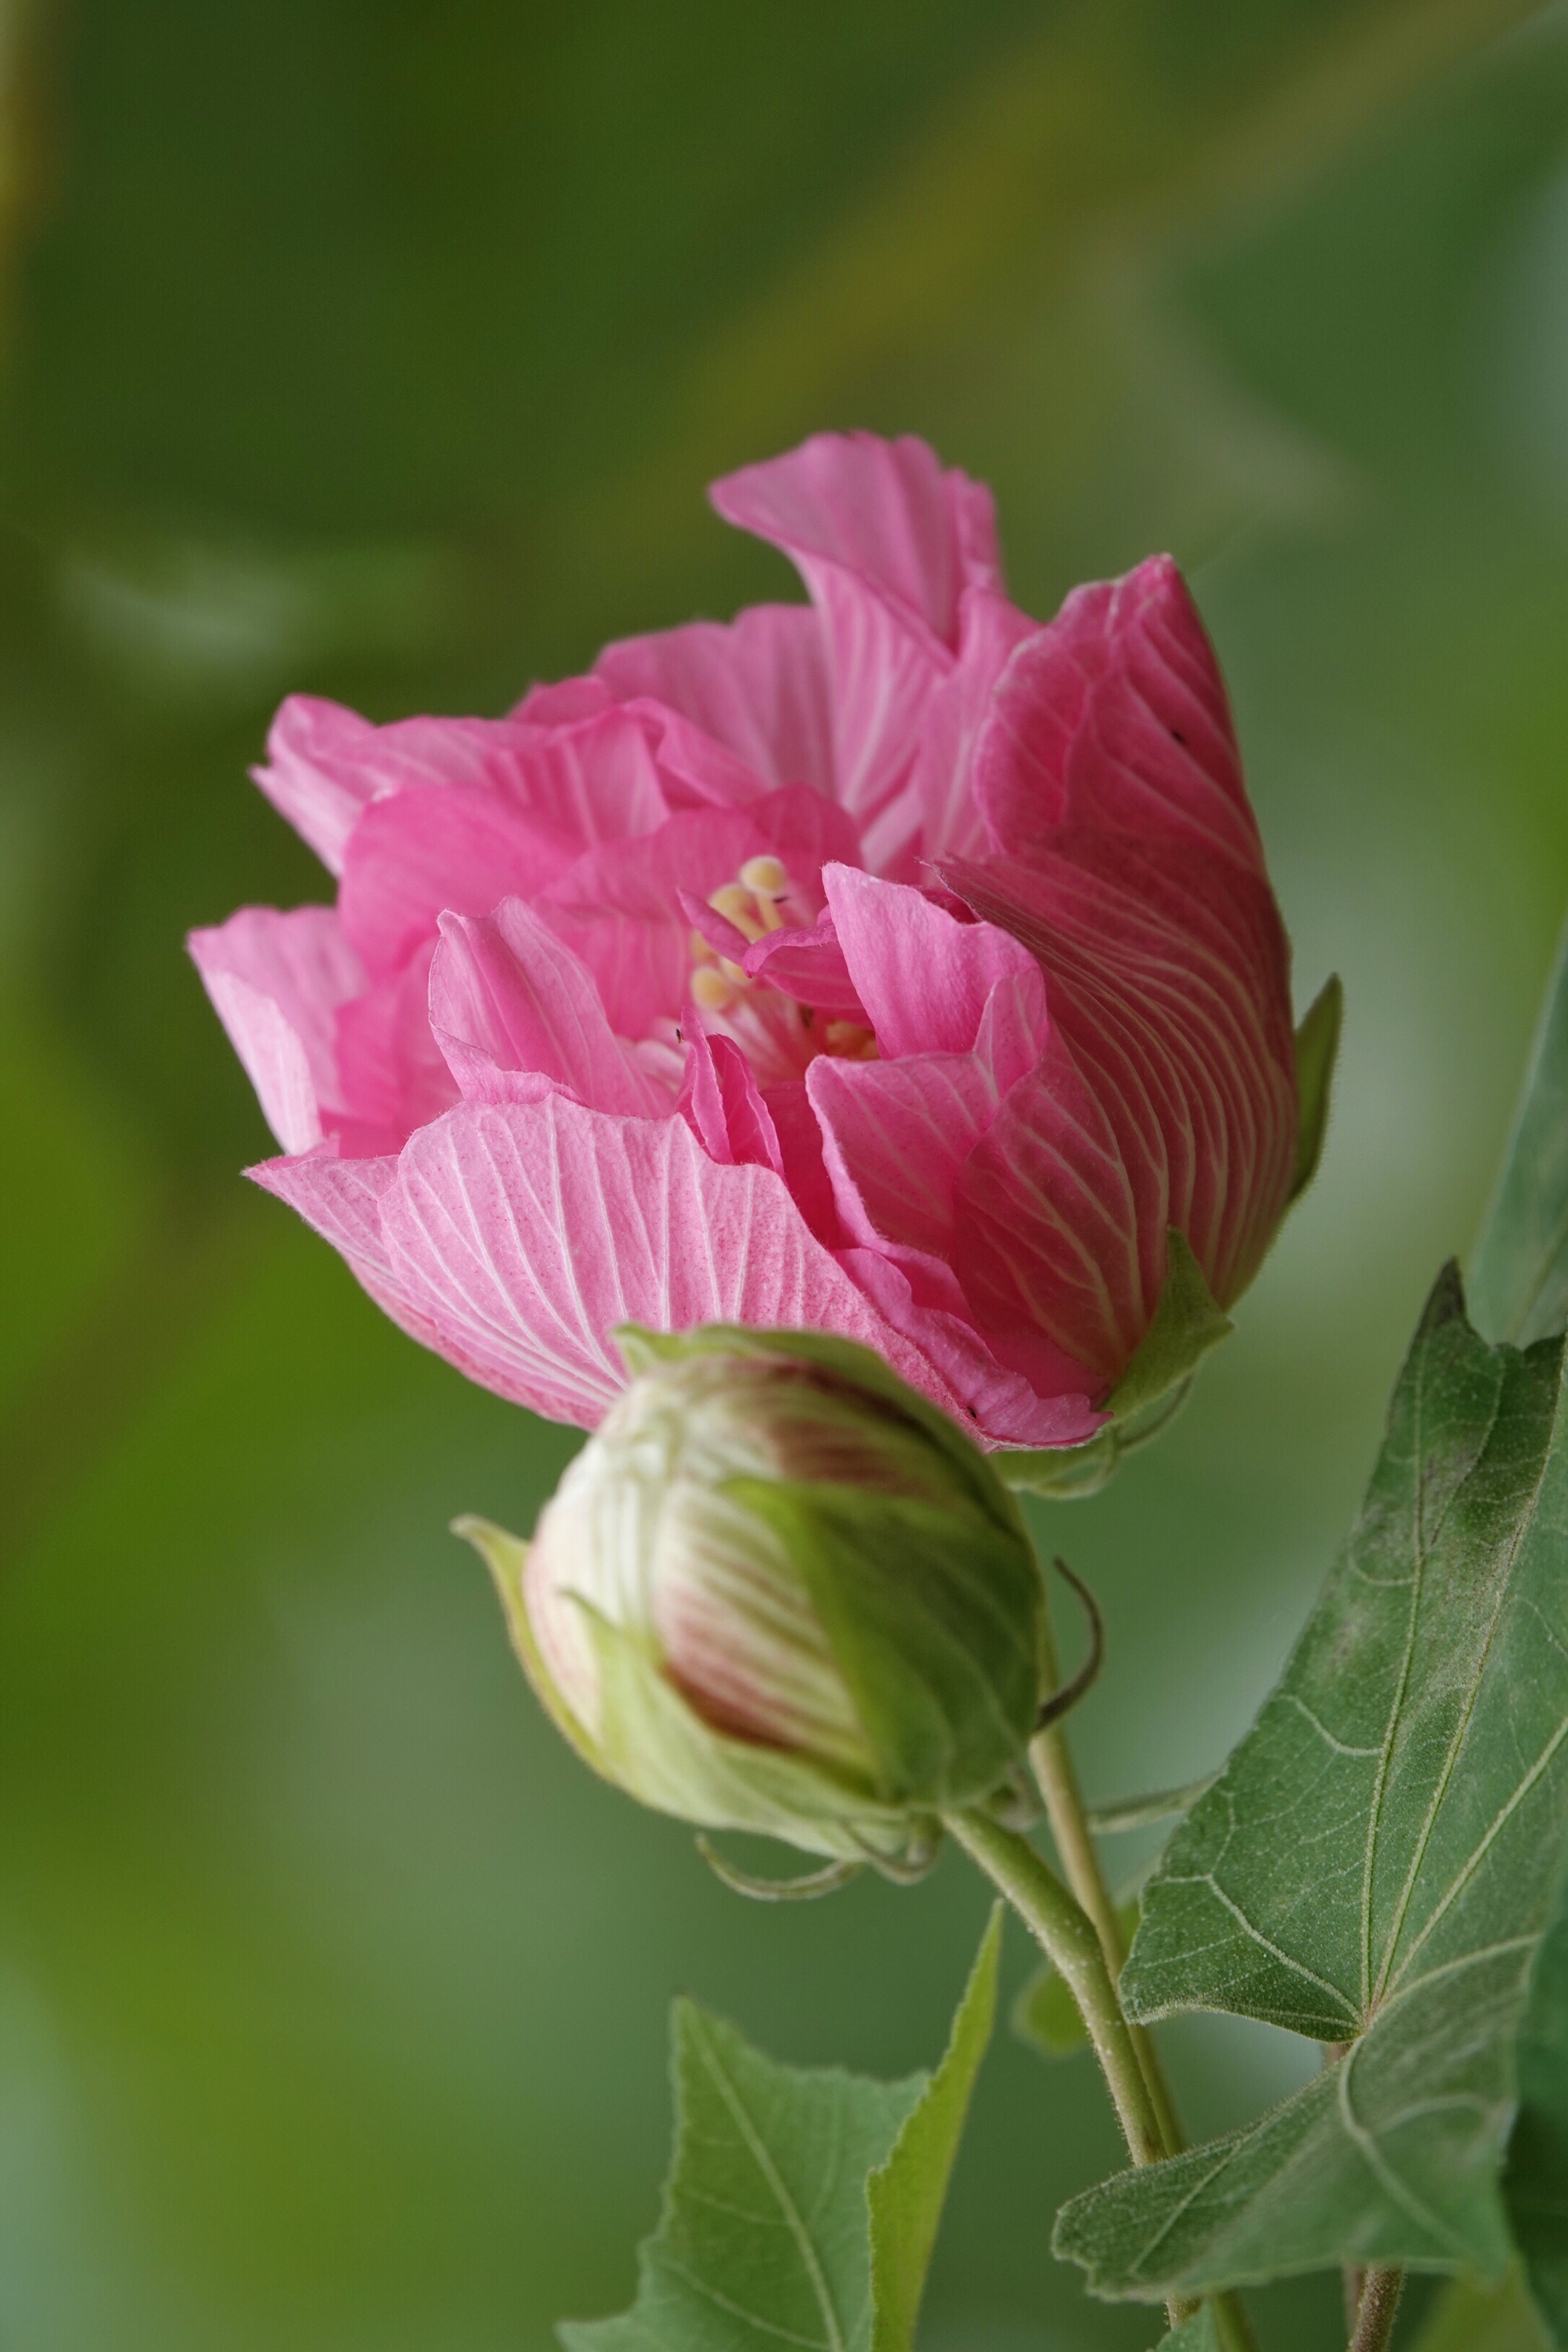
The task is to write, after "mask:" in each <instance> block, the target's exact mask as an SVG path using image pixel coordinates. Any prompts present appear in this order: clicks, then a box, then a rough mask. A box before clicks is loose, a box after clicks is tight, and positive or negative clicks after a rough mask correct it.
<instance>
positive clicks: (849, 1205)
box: [805, 1054, 997, 1258]
mask: <svg viewBox="0 0 1568 2352" xmlns="http://www.w3.org/2000/svg"><path fill="white" fill-rule="evenodd" d="M805 1090H806V1094H807V1097H809V1099H810V1102H811V1107H812V1108H813V1109H814V1110H815V1111H816V1116H817V1118H818V1120H819V1121H820V1122H821V1127H822V1136H823V1156H824V1159H825V1160H826V1166H827V1171H828V1174H829V1176H830V1177H831V1179H832V1181H833V1191H834V1197H835V1199H836V1200H837V1203H838V1211H839V1214H840V1215H841V1216H842V1218H843V1220H844V1223H845V1224H846V1226H847V1229H848V1231H849V1233H850V1234H852V1235H853V1236H854V1238H855V1240H856V1241H858V1242H864V1243H866V1244H868V1245H871V1246H876V1245H877V1244H880V1243H883V1242H896V1243H902V1244H907V1245H908V1246H909V1247H910V1248H913V1249H919V1250H924V1251H927V1252H928V1253H930V1254H931V1255H932V1256H936V1257H942V1258H950V1257H951V1256H952V1250H953V1245H954V1241H955V1234H954V1202H955V1196H956V1192H957V1186H958V1180H959V1176H960V1173H961V1171H962V1170H963V1164H964V1162H965V1160H967V1159H968V1158H969V1155H970V1153H971V1152H972V1151H973V1149H974V1147H975V1145H976V1144H977V1143H978V1142H979V1140H980V1139H981V1137H982V1136H983V1135H984V1133H985V1131H986V1129H987V1128H989V1126H990V1125H991V1122H992V1120H993V1119H994V1118H995V1116H996V1102H997V1097H996V1089H995V1087H994V1084H993V1082H992V1079H991V1076H990V1073H989V1072H988V1071H987V1070H986V1069H985V1067H984V1065H983V1064H982V1062H981V1061H980V1059H979V1057H978V1055H973V1054H917V1055H910V1057H909V1058H908V1059H906V1060H903V1061H896V1062H892V1061H881V1062H845V1061H837V1060H835V1059H833V1058H832V1057H831V1056H830V1055H826V1054H822V1055H818V1056H817V1058H816V1061H815V1062H813V1064H812V1065H811V1067H810V1069H809V1070H808V1071H807V1072H806V1078H805Z"/></svg>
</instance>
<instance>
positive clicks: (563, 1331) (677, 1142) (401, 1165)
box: [253, 1095, 961, 1428]
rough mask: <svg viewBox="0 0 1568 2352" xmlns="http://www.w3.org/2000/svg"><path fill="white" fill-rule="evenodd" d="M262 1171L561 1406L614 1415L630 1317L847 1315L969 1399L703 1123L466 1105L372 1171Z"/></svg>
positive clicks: (804, 1323)
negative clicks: (619, 1342)
mask: <svg viewBox="0 0 1568 2352" xmlns="http://www.w3.org/2000/svg"><path fill="white" fill-rule="evenodd" d="M360 1165H361V1166H362V1168H363V1163H360ZM253 1172H254V1173H255V1175H256V1177H257V1180H258V1182H260V1183H263V1184H265V1185H266V1186H267V1187H268V1189H269V1190H270V1191H272V1192H277V1193H278V1194H279V1196H280V1197H281V1198H283V1199H285V1200H288V1201H289V1202H292V1204H293V1206H294V1207H295V1208H297V1209H298V1210H299V1211H300V1214H301V1215H303V1216H304V1217H306V1218H307V1219H308V1220H309V1221H310V1223H312V1224H314V1225H315V1226H316V1227H317V1229H318V1230H319V1231H321V1232H323V1233H325V1234H327V1237H328V1238H329V1239H330V1240H331V1241H333V1242H334V1243H335V1244H336V1245H337V1246H338V1247H339V1248H340V1249H342V1251H343V1252H344V1255H346V1256H347V1257H348V1258H349V1261H350V1263H351V1265H353V1267H354V1270H355V1272H356V1273H359V1274H360V1275H361V1278H362V1279H363V1280H366V1281H367V1283H368V1284H369V1285H370V1286H373V1287H374V1291H375V1294H376V1296H377V1297H379V1298H380V1299H381V1301H382V1303H383V1304H384V1305H385V1306H387V1307H388V1308H389V1311H390V1312H391V1313H392V1314H393V1315H395V1317H396V1318H397V1320H398V1321H399V1322H400V1323H402V1324H403V1326H404V1328H405V1329H408V1330H411V1331H413V1332H414V1333H415V1335H416V1337H418V1338H421V1339H426V1340H427V1341H431V1342H433V1344H434V1345H436V1346H437V1348H438V1349H439V1350H440V1352H441V1354H443V1355H444V1356H446V1357H447V1360H448V1361H450V1362H452V1363H455V1364H457V1365H458V1367H459V1369H460V1370H464V1371H466V1372H468V1373H469V1374H470V1376H471V1377H472V1378H474V1379H476V1380H479V1381H482V1382H483V1383H484V1384H485V1385H486V1386H487V1387H489V1388H493V1389H497V1390H499V1391H500V1393H501V1394H502V1395H503V1396H508V1397H510V1398H512V1399H513V1400H514V1402H518V1403H520V1404H527V1405H531V1406H532V1407H533V1408H534V1410H535V1411H537V1412H543V1413H546V1414H548V1415H550V1416H551V1417H552V1418H553V1419H556V1420H566V1421H574V1422H577V1423H583V1424H584V1425H586V1426H588V1427H590V1428H591V1427H593V1426H594V1425H595V1423H597V1422H598V1420H599V1419H600V1417H601V1416H602V1414H603V1413H604V1412H605V1409H606V1408H607V1407H608V1405H609V1404H610V1403H611V1402H613V1400H614V1398H615V1396H616V1393H617V1391H619V1390H620V1389H621V1388H622V1387H623V1386H624V1385H625V1378H626V1375H625V1372H624V1370H623V1368H622V1366H621V1364H620V1361H619V1359H618V1357H617V1355H616V1350H615V1348H614V1344H613V1342H612V1341H611V1339H610V1338H609V1334H610V1332H611V1330H612V1329H613V1328H614V1327H615V1326H616V1324H617V1323H622V1322H628V1321H629V1322H638V1323H644V1324H647V1325H648V1326H649V1327H651V1328H654V1329H656V1330H667V1331H668V1330H674V1331H680V1330H687V1329H689V1328H692V1327H693V1326H694V1325H697V1324H700V1323H728V1322H734V1323H747V1324H752V1325H757V1326H761V1327H763V1328H767V1327H770V1326H779V1325H783V1326H793V1327H795V1328H805V1329H808V1330H828V1331H834V1332H837V1333H839V1334H840V1335H842V1336H843V1337H846V1338H848V1339H859V1340H861V1341H862V1342H863V1343H864V1344H865V1345H867V1346H868V1347H872V1348H876V1349H879V1351H880V1353H881V1354H882V1355H883V1356H885V1357H886V1358H887V1360H889V1362H890V1363H891V1364H892V1365H893V1367H894V1369H895V1370H898V1371H899V1372H900V1373H901V1374H902V1376H903V1377H904V1378H906V1379H908V1380H910V1381H913V1382H914V1384H915V1385H916V1386H917V1387H919V1388H920V1389H921V1390H922V1391H923V1392H924V1393H925V1394H926V1395H928V1396H930V1397H931V1398H932V1399H933V1401H934V1402H937V1403H938V1404H940V1405H942V1407H943V1409H944V1410H946V1411H948V1412H952V1413H953V1414H954V1416H955V1418H956V1417H959V1415H960V1412H961V1408H959V1406H958V1404H957V1402H956V1400H955V1399H954V1397H953V1396H952V1391H950V1390H949V1389H948V1388H947V1386H946V1383H945V1382H944V1381H942V1380H941V1379H940V1377H939V1376H937V1375H936V1374H935V1373H934V1372H933V1371H932V1370H931V1367H930V1366H929V1365H928V1364H927V1363H926V1362H925V1361H924V1360H923V1358H922V1357H921V1355H920V1353H919V1351H918V1350H917V1349H914V1348H912V1347H911V1346H910V1345H909V1344H908V1343H907V1342H906V1341H905V1340H903V1339H901V1338H900V1336H899V1335H898V1334H897V1333H896V1332H894V1331H893V1330H891V1329H890V1328H889V1326H888V1325H887V1323H886V1322H885V1321H884V1320H883V1318H881V1317H880V1316H879V1314H878V1313H877V1312H876V1310H875V1308H874V1307H872V1306H871V1305H870V1304H869V1303H868V1300H867V1299H866V1298H865V1297H864V1296H863V1295H862V1293H861V1292H860V1290H859V1289H858V1287H857V1286H856V1285H855V1284H854V1283H853V1282H852V1281H851V1280H850V1278H849V1276H848V1275H847V1273H846V1272H845V1271H844V1270H843V1268H842V1267H840V1266H839V1265H838V1264H837V1261H836V1260H835V1259H834V1257H833V1256H832V1255H831V1254H830V1253H829V1252H828V1251H826V1250H825V1249H824V1248H823V1247H822V1245H821V1244H820V1243H818V1242H816V1240H814V1239H813V1237H812V1235H811V1234H810V1233H809V1232H808V1231H807V1229H806V1226H805V1223H804V1222H803V1220H802V1218H801V1216H800V1214H799V1212H798V1211H797V1210H796V1208H795V1204H794V1202H792V1201H791V1199H790V1196H789V1193H788V1192H787V1191H786V1189H785V1187H784V1184H783V1182H782V1181H781V1180H780V1179H779V1178H778V1177H777V1176H775V1175H774V1174H773V1171H772V1170H771V1169H766V1168H758V1167H754V1166H751V1167H721V1166H719V1165H718V1164H717V1163H716V1162H715V1161H713V1160H710V1158H709V1156H708V1154H707V1153H706V1152H705V1151H704V1150H703V1149H702V1147H701V1145H700V1143H699V1141H698V1140H697V1138H696V1137H695V1136H694V1135H693V1134H692V1132H691V1130H690V1129H689V1127H688V1126H687V1124H686V1122H685V1120H684V1119H679V1118H668V1119H664V1120H649V1119H616V1118H608V1117H606V1116H605V1114H603V1113H602V1112H597V1111H591V1110H587V1109H584V1108H583V1107H582V1106H581V1105H579V1104H576V1103H573V1102H571V1101H569V1100H568V1099H567V1098H566V1097H564V1096H562V1095H552V1096H550V1097H547V1098H546V1099H545V1100H544V1101H542V1102H540V1103H534V1104H527V1105H504V1106H491V1105H481V1104H476V1103H465V1104H462V1105H460V1106H459V1107H458V1108H457V1109H456V1110H454V1111H451V1112H449V1113H448V1114H447V1117H446V1118H441V1119H438V1120H437V1121H436V1123H435V1124H434V1125H433V1126H431V1127H428V1128H425V1129H421V1130H420V1132H419V1133H418V1134H416V1136H414V1137H413V1138H411V1139H410V1141H409V1142H408V1143H407V1145H405V1149H404V1150H403V1152H402V1154H401V1155H400V1157H399V1158H398V1159H397V1160H396V1161H395V1162H391V1163H384V1171H383V1170H382V1169H378V1170H377V1171H376V1176H375V1179H374V1181H373V1182H366V1181H361V1182H360V1183H359V1184H358V1185H357V1186H354V1185H352V1184H351V1185H345V1183H344V1181H343V1170H342V1165H341V1164H340V1163H334V1162H332V1161H330V1160H321V1159H316V1158H306V1159H302V1160H274V1161H270V1162H268V1164H267V1165H266V1166H264V1167H262V1168H259V1169H258V1170H256V1171H253Z"/></svg>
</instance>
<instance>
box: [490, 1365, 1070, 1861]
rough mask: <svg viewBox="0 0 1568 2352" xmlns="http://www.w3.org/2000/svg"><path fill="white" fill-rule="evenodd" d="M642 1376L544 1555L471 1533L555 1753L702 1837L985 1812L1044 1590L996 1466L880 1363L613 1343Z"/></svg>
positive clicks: (561, 1514)
mask: <svg viewBox="0 0 1568 2352" xmlns="http://www.w3.org/2000/svg"><path fill="white" fill-rule="evenodd" d="M617 1336H618V1337H619V1339H620V1342H621V1347H622V1350H623V1353H624V1354H625V1356H626V1360H627V1363H628V1367H629V1368H630V1370H632V1372H633V1374H634V1378H633V1381H632V1383H631V1386H630V1387H629V1388H628V1389H627V1390H626V1392H625V1393H624V1394H623V1395H622V1397H621V1398H620V1399H619V1400H618V1402H616V1405H615V1406H614V1407H613V1409H612V1410H611V1412H609V1414H608V1415H607V1416H606V1418H605V1421H604V1423H603V1424H602V1425H601V1427H600V1428H599V1430H598V1432H597V1433H596V1434H595V1436H593V1437H591V1438H590V1439H589V1441H588V1443H587V1444H586V1445H585V1446H584V1450H583V1452H582V1453H581V1454H579V1455H578V1456H577V1458H576V1460H575V1461H574V1463H573V1464H572V1465H571V1466H570V1468H569V1469H568V1470H567V1472H566V1475H565V1476H564V1477H563V1480H562V1482H561V1485H560V1487H559V1488H558V1490H557V1492H556V1494H555V1496H554V1497H553V1499H552V1501H551V1502H550V1503H549V1504H548V1505H547V1506H546V1507H545V1509H544V1511H543V1513H542V1517H541V1518H540V1521H539V1527H538V1529H537V1532H536V1534H535V1537H534V1539H533V1542H532V1544H531V1545H528V1546H525V1545H523V1544H521V1543H519V1542H518V1541H517V1540H516V1539H515V1538H512V1537H510V1536H506V1535H504V1534H503V1533H502V1532H501V1531H500V1529H499V1528H489V1527H488V1526H485V1525H484V1524H483V1523H480V1522H476V1521H467V1522H464V1523H462V1529H463V1532H464V1533H467V1534H468V1535H470V1536H472V1538H473V1539H474V1540H475V1541H476V1543H478V1544H479V1548H480V1549H481V1550H482V1551H483V1552H484V1554H485V1556H486V1558H487V1559H488V1560H489V1564H490V1567H491V1569H492V1570H493V1571H494V1573H495V1575H496V1578H497V1580H498V1582H499V1584H500V1589H501V1592H502V1597H503V1599H504V1601H505V1602H506V1605H507V1611H508V1615H509V1618H510V1623H511V1626H512V1631H513V1635H514V1638H515V1640H516V1642H517V1645H518V1648H519V1650H520V1652H521V1655H522V1658H523V1661H524V1664H526V1666H527V1667H528V1670H529V1674H530V1675H531V1679H532V1681H533V1683H534V1685H535V1687H536V1688H537V1689H538V1691H539V1694H540V1696H541V1697H542V1699H543V1701H544V1703H545V1705H546V1706H547V1707H548V1708H549V1710H550V1712H551V1714H552V1717H554V1719H555V1721H556V1723H557V1724H558V1725H559V1726H560V1727H561V1728H562V1730H563V1731H564V1732H565V1734H566V1735H567V1737H568V1738H570V1739H571V1740H572V1742H573V1744H574V1746H575V1747H576V1748H578V1749H579V1750H580V1752H581V1753H582V1754H583V1755H584V1756H585V1757H586V1758H587V1759H588V1760H589V1762H591V1763H592V1764H594V1765H595V1767H596V1769H598V1770H600V1771H601V1772H603V1773H604V1774H605V1776H606V1778H608V1779H610V1780H615V1781H616V1782H617V1783H618V1784H619V1785H620V1786H621V1787H622V1788H624V1789H626V1790H628V1791H629V1792H630V1794H632V1795H633V1796H635V1797H638V1798H640V1799H641V1800H642V1801H644V1802H645V1803H646V1804H649V1805H654V1806H657V1807H658V1809H659V1810H660V1811H665V1812H671V1813H676V1814H679V1815H680V1816H681V1817H682V1818H683V1819H685V1820H687V1821H690V1822H698V1823H700V1824H701V1825H702V1826H704V1827H706V1828H718V1829H725V1828H728V1829H742V1830H758V1831H766V1832H771V1833H773V1834H774V1835H776V1836H780V1837H784V1838H787V1839H789V1840H790V1841H791V1842H792V1843H795V1844H796V1845H800V1846H804V1847H805V1848H806V1849H807V1850H808V1851H809V1852H813V1853H827V1854H835V1855H848V1856H857V1855H860V1854H866V1853H869V1854H871V1855H873V1856H877V1855H880V1856H885V1857H890V1856H894V1855H897V1854H898V1853H900V1852H902V1851H904V1850H905V1849H906V1848H908V1847H909V1846H910V1843H919V1842H920V1838H921V1835H922V1834H923V1828H922V1824H923V1825H925V1826H929V1817H930V1816H931V1815H932V1814H936V1813H941V1812H943V1811H947V1810H949V1809H950V1808H952V1807H954V1806H958V1805H965V1804H973V1803H975V1802H978V1801H982V1800H984V1799H985V1798H986V1797H988V1796H990V1795H991V1794H992V1793H993V1792H994V1790H996V1789H997V1788H998V1786H999V1785H1000V1784H1001V1783H1002V1782H1003V1781H1004V1780H1005V1778H1006V1776H1007V1774H1008V1772H1009V1770H1010V1769H1011V1768H1012V1767H1013V1766H1014V1765H1015V1764H1016V1761H1017V1759H1018V1758H1019V1757H1020V1756H1021V1754H1022V1752H1023V1749H1024V1748H1025V1746H1026V1742H1027V1740H1028V1737H1029V1733H1030V1730H1031V1728H1032V1727H1033V1724H1034V1719H1035V1714H1036V1709H1037V1703H1038V1696H1039V1656H1040V1630H1041V1627H1040V1612H1041V1589H1040V1578H1039V1571H1038V1568H1037V1563H1036V1560H1035V1557H1034V1553H1033V1550H1032V1549H1031V1547H1030V1544H1029V1540H1028V1538H1027V1536H1026V1533H1025V1531H1024V1528H1023V1524H1022V1521H1021V1519H1020V1517H1019V1515H1018V1509H1017V1506H1016V1503H1015V1502H1014V1500H1013V1498H1012V1496H1010V1495H1009V1493H1008V1492H1007V1489H1006V1488H1005V1486H1003V1485H1002V1483H1001V1481H1000V1479H998V1478H997V1477H996V1475H995V1474H994V1472H993V1470H992V1469H991V1467H990V1465H988V1463H987V1462H986V1460H985V1457H984V1455H983V1454H981V1453H980V1452H979V1451H978V1450H977V1449H976V1448H975V1447H974V1446H973V1444H971V1443H970V1441H969V1439H968V1438H967V1437H965V1436H964V1435H963V1433H962V1432H961V1431H959V1430H958V1429H956V1428H955V1427H954V1426H953V1424H952V1423H951V1422H949V1421H948V1420H947V1419H946V1417H945V1416H944V1415H943V1414H942V1413H941V1412H937V1411H936V1410H935V1408H934V1407H932V1406H931V1405H929V1404H927V1403H926V1402H924V1400H923V1399H921V1398H920V1397H918V1396H916V1395H915V1394H914V1392H913V1391H911V1390H910V1389H907V1388H906V1387H905V1386H904V1385H903V1383H902V1382H901V1381H899V1380H898V1379H897V1378H896V1377H895V1376H894V1375H893V1374H892V1373H891V1372H890V1371H889V1370H888V1368H887V1366H886V1365H885V1364H884V1363H883V1362H882V1361H881V1360H880V1358H879V1357H877V1356H874V1355H872V1354H870V1353H869V1352H868V1350H866V1349H860V1348H857V1347H854V1346H852V1345H850V1344H849V1343H848V1342H847V1341H843V1340H837V1339H826V1338H822V1337H819V1336H817V1335H815V1334H806V1333H802V1332H793V1331H792V1332H759V1331H747V1330H741V1329H732V1328H728V1327H716V1328H710V1329H708V1330H705V1331H699V1332H693V1333H690V1334H689V1335H686V1336H684V1337H681V1338H678V1339H668V1338H658V1337H655V1336H653V1335H651V1334H648V1333H646V1332H641V1331H636V1330H626V1331H623V1332H622V1333H620V1334H618V1335H617Z"/></svg>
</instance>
